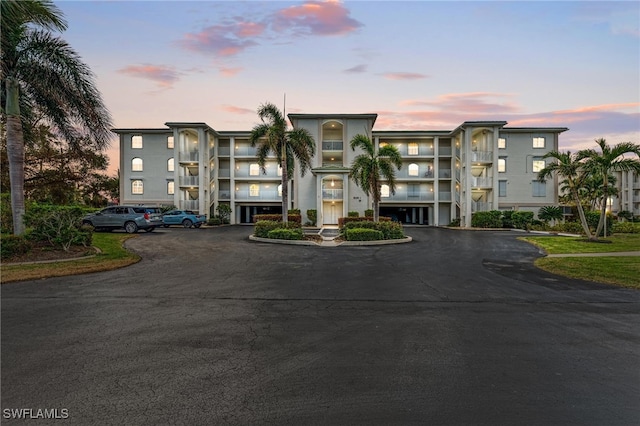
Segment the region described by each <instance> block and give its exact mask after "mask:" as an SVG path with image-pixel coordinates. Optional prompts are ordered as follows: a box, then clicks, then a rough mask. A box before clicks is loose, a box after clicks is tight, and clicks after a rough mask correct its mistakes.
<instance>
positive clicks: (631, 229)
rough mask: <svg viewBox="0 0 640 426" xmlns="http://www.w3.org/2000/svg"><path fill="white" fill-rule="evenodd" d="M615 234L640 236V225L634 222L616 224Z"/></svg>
mask: <svg viewBox="0 0 640 426" xmlns="http://www.w3.org/2000/svg"><path fill="white" fill-rule="evenodd" d="M613 232H615V233H620V234H640V224H638V223H633V222H616V223H614V224H613Z"/></svg>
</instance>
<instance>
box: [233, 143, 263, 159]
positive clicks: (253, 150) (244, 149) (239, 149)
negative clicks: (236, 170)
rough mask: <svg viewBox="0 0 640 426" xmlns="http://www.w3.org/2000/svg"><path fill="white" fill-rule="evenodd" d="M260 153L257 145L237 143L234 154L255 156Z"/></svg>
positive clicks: (237, 155)
mask: <svg viewBox="0 0 640 426" xmlns="http://www.w3.org/2000/svg"><path fill="white" fill-rule="evenodd" d="M257 153H258V148H257V147H252V146H242V145H240V146H238V145H236V147H235V148H234V150H233V155H234V156H235V157H242V156H245V157H249V156H250V157H255V156H256V154H257Z"/></svg>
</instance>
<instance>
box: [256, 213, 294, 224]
mask: <svg viewBox="0 0 640 426" xmlns="http://www.w3.org/2000/svg"><path fill="white" fill-rule="evenodd" d="M287 218H288V219H287V220H288V221H289V222H296V223H298V224H300V223H302V216H300V215H299V214H290V215H288V216H287ZM261 220H272V221H276V222H282V215H281V214H256V215H253V222H254V223H257V222H259V221H261Z"/></svg>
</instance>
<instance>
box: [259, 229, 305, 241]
mask: <svg viewBox="0 0 640 426" xmlns="http://www.w3.org/2000/svg"><path fill="white" fill-rule="evenodd" d="M267 238H273V239H274V240H301V239H302V229H284V228H276V229H272V230H271V231H269V232H268V233H267Z"/></svg>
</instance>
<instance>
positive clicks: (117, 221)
mask: <svg viewBox="0 0 640 426" xmlns="http://www.w3.org/2000/svg"><path fill="white" fill-rule="evenodd" d="M82 224H83V225H89V226H93V227H94V228H95V230H96V231H100V230H107V231H112V230H114V229H124V230H125V231H126V232H127V233H129V234H135V233H136V232H138V230H139V229H143V230H145V231H146V232H151V231H153V230H154V229H156V227H158V226H161V225H162V214H161V211H160V209H159V208H158V207H145V206H111V207H107V208H106V209H102V210H100V211H99V212H96V213H92V214H88V215H86V216H85V217H83V218H82Z"/></svg>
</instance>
